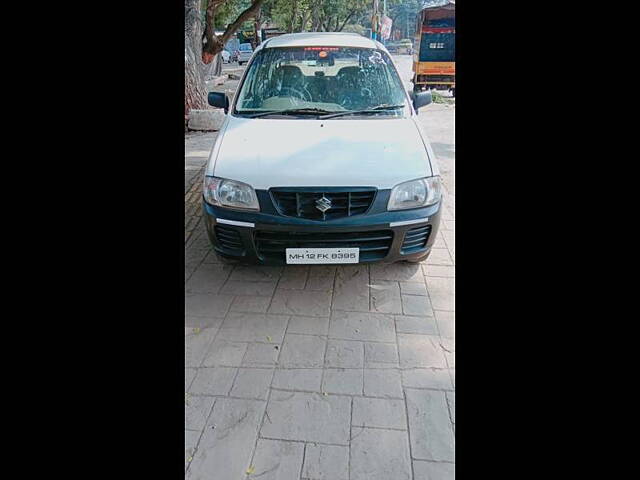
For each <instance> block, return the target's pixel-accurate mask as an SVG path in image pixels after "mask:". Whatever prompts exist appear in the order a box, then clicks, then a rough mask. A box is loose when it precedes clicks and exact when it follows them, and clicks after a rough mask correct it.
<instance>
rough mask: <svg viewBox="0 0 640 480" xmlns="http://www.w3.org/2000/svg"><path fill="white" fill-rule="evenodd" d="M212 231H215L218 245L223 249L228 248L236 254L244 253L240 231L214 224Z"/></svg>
mask: <svg viewBox="0 0 640 480" xmlns="http://www.w3.org/2000/svg"><path fill="white" fill-rule="evenodd" d="M214 231H215V233H216V239H217V240H218V246H219V247H221V248H223V249H225V250H230V251H231V252H233V253H235V254H236V255H238V254H239V255H243V254H244V245H243V244H242V239H241V238H240V232H238V231H237V230H235V229H233V228H229V227H222V226H220V225H216V227H215V229H214Z"/></svg>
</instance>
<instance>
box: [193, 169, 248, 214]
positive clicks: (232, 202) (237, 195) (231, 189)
mask: <svg viewBox="0 0 640 480" xmlns="http://www.w3.org/2000/svg"><path fill="white" fill-rule="evenodd" d="M204 199H205V200H206V201H207V203H210V204H211V205H218V206H220V207H230V208H239V209H242V210H260V206H259V205H258V197H256V191H255V190H254V189H253V187H252V186H251V185H247V184H246V183H242V182H236V181H235V180H226V179H224V178H217V177H209V176H206V177H204Z"/></svg>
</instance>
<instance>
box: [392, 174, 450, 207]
mask: <svg viewBox="0 0 640 480" xmlns="http://www.w3.org/2000/svg"><path fill="white" fill-rule="evenodd" d="M441 195H442V188H441V183H440V177H428V178H421V179H419V180H412V181H410V182H405V183H401V184H400V185H396V186H395V187H393V190H391V197H389V204H388V205H387V210H406V209H409V208H419V207H428V206H429V205H433V204H434V203H437V202H438V200H440V196H441Z"/></svg>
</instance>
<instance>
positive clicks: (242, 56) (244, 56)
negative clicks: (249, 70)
mask: <svg viewBox="0 0 640 480" xmlns="http://www.w3.org/2000/svg"><path fill="white" fill-rule="evenodd" d="M251 55H253V47H252V46H251V44H250V43H241V44H240V48H239V49H238V65H242V64H243V63H247V62H248V61H249V60H251Z"/></svg>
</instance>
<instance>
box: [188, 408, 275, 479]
mask: <svg viewBox="0 0 640 480" xmlns="http://www.w3.org/2000/svg"><path fill="white" fill-rule="evenodd" d="M264 408H265V402H263V401H258V400H241V399H235V398H218V399H217V400H216V403H215V405H214V407H213V411H212V412H211V416H210V418H209V421H208V422H207V425H206V427H205V429H204V433H203V434H202V438H201V439H200V443H199V445H198V450H197V452H196V454H195V456H194V457H193V460H192V461H191V464H190V465H189V469H188V470H187V476H186V478H188V479H191V480H233V479H242V478H244V473H245V471H246V470H247V468H248V467H249V463H250V460H251V455H252V452H253V447H254V445H255V443H256V438H257V436H258V429H259V427H260V422H261V420H262V417H263V414H264ZM211 427H215V428H211Z"/></svg>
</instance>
